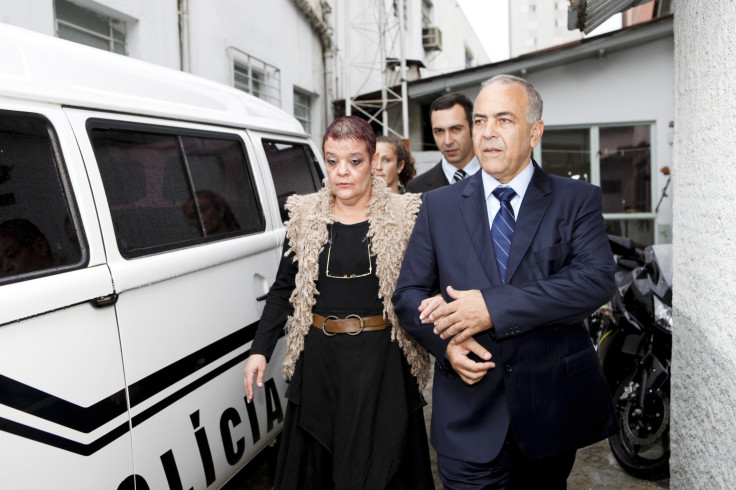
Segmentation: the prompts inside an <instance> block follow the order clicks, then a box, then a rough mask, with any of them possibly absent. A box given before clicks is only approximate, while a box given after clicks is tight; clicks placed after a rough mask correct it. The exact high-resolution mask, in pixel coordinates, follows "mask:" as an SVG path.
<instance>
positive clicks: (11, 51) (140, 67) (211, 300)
mask: <svg viewBox="0 0 736 490" xmlns="http://www.w3.org/2000/svg"><path fill="white" fill-rule="evenodd" d="M317 155H319V152H318V151H317V149H316V148H315V147H314V145H313V143H311V142H310V140H309V139H308V137H307V135H306V134H305V133H304V131H303V130H302V128H301V126H300V125H299V123H298V122H297V121H296V120H295V119H294V118H293V117H291V116H289V115H287V114H286V113H284V112H283V111H281V110H279V109H277V108H275V107H273V106H271V105H269V104H267V103H265V102H262V101H260V100H258V99H256V98H254V97H251V96H249V95H247V94H244V93H242V92H240V91H237V90H235V89H232V88H229V87H226V86H223V85H220V84H217V83H214V82H210V81H206V80H203V79H201V78H197V77H194V76H191V75H187V74H184V73H180V72H176V71H174V70H169V69H166V68H162V67H159V66H155V65H151V64H147V63H143V62H140V61H137V60H133V59H129V58H126V57H123V56H118V55H114V54H110V53H106V52H104V51H101V50H97V49H93V48H88V47H86V46H81V45H77V44H73V43H70V42H66V41H62V40H59V39H55V38H52V37H49V36H44V35H40V34H37V33H33V32H29V31H26V30H23V29H19V28H15V27H11V26H6V25H0V264H1V267H0V461H2V471H0V488H2V489H49V488H74V489H95V490H98V489H118V490H127V489H137V490H145V489H151V490H153V489H204V488H217V487H220V486H221V485H223V484H224V483H225V482H226V481H227V480H228V479H230V478H231V477H232V476H233V475H234V474H235V473H236V472H237V471H238V470H240V469H241V468H242V467H243V466H244V465H245V464H246V463H247V462H248V461H249V460H250V459H252V458H253V456H254V455H256V454H257V453H258V452H259V451H260V450H261V449H262V448H263V447H264V446H265V445H267V444H268V443H269V442H270V441H271V440H272V439H273V438H274V437H275V436H276V435H277V434H278V432H279V430H280V428H281V425H282V420H283V416H284V410H285V408H286V406H285V403H284V398H283V396H284V393H285V385H284V383H283V380H282V378H281V375H280V367H279V365H280V362H279V361H278V359H279V357H280V356H283V352H284V345H283V339H282V340H281V341H280V344H279V347H277V350H276V352H275V353H274V359H275V362H271V363H269V371H268V372H267V377H266V379H267V382H266V385H265V389H264V390H258V394H257V397H256V399H255V402H254V403H253V404H246V403H245V399H244V393H243V380H242V371H243V367H244V363H245V359H246V358H247V356H248V355H249V347H250V342H251V340H252V339H253V336H254V332H255V328H256V325H257V322H258V319H259V317H260V314H261V311H262V309H263V299H264V297H265V294H266V292H267V291H268V288H269V286H270V284H271V283H272V282H273V280H274V278H275V273H276V268H277V265H278V261H279V259H280V253H281V247H282V244H283V240H284V226H283V221H282V213H283V210H282V209H281V207H280V205H283V201H284V200H285V198H286V197H287V196H288V195H289V194H292V193H306V192H313V191H315V190H317V189H318V188H319V186H320V185H321V180H322V176H323V175H324V170H323V168H324V167H323V164H322V163H321V160H319V158H318V157H317Z"/></svg>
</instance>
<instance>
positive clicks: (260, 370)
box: [243, 354, 266, 403]
mask: <svg viewBox="0 0 736 490" xmlns="http://www.w3.org/2000/svg"><path fill="white" fill-rule="evenodd" d="M265 373H266V356H264V355H263V354H253V355H251V356H250V357H249V358H248V362H246V363H245V369H244V370H243V377H244V378H245V398H246V400H248V403H250V402H252V401H253V376H254V375H255V377H256V386H258V387H259V388H263V376H264V374H265Z"/></svg>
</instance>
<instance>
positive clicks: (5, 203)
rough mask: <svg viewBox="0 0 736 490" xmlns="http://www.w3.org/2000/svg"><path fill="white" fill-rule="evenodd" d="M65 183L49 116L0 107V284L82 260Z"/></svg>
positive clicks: (81, 245)
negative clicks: (0, 108) (0, 109)
mask: <svg viewBox="0 0 736 490" xmlns="http://www.w3.org/2000/svg"><path fill="white" fill-rule="evenodd" d="M65 188H66V189H68V188H69V186H68V183H67V182H66V174H65V169H64V167H63V162H62V158H61V152H60V151H59V147H58V144H57V139H56V134H55V132H54V130H53V128H52V126H51V124H50V123H49V121H48V120H47V119H46V118H44V117H42V116H40V115H35V114H25V113H17V112H6V111H0V284H3V283H6V282H15V281H20V280H25V279H32V278H34V277H38V276H42V275H48V274H52V273H55V272H59V271H62V270H68V269H70V268H74V267H82V266H84V265H85V263H86V261H87V258H86V255H87V254H86V250H85V249H86V245H85V244H84V241H83V233H82V232H81V228H80V227H79V220H78V218H77V217H76V216H77V214H76V212H74V210H75V207H74V203H73V201H72V200H71V199H69V196H68V195H67V193H66V192H65ZM80 239H81V240H80Z"/></svg>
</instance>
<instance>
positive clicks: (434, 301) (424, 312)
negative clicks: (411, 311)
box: [419, 293, 447, 323]
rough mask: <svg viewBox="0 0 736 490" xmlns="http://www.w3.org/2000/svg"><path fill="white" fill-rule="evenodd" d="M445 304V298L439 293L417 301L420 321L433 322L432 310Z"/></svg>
mask: <svg viewBox="0 0 736 490" xmlns="http://www.w3.org/2000/svg"><path fill="white" fill-rule="evenodd" d="M445 304H447V303H445V298H443V297H442V295H441V294H439V293H437V294H436V295H434V296H432V297H431V298H426V299H424V300H422V302H421V303H419V320H421V322H422V323H434V317H433V316H432V312H433V311H434V310H436V309H437V308H439V307H440V306H443V305H445Z"/></svg>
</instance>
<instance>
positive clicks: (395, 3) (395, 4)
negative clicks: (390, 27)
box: [392, 0, 409, 26]
mask: <svg viewBox="0 0 736 490" xmlns="http://www.w3.org/2000/svg"><path fill="white" fill-rule="evenodd" d="M407 9H408V6H407V2H406V1H405V2H404V26H406V25H407V24H408V21H409V17H408V14H407ZM392 11H393V14H394V17H396V18H397V19H398V18H399V0H394V1H393V7H392Z"/></svg>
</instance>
